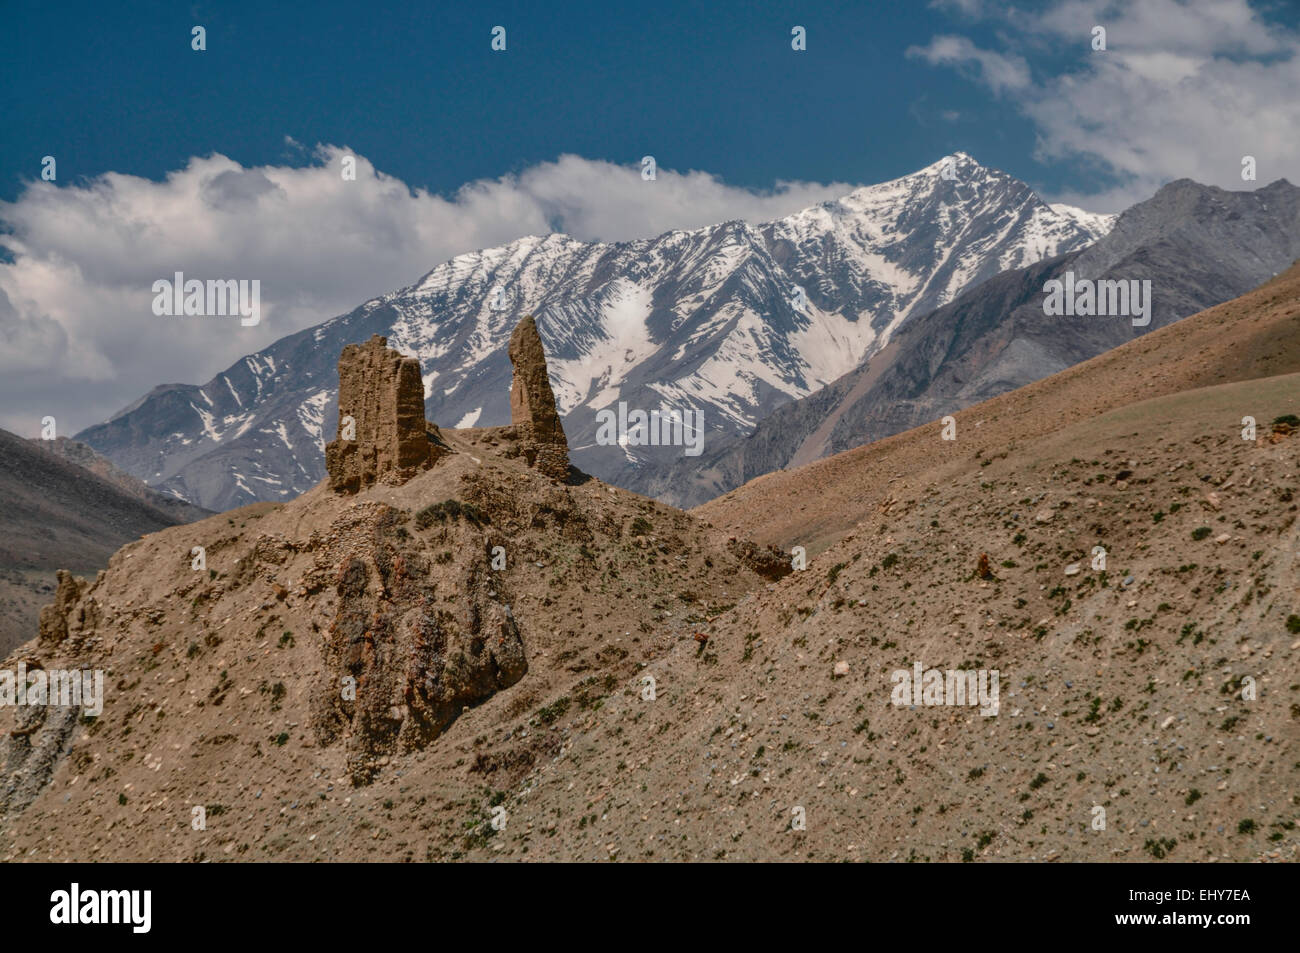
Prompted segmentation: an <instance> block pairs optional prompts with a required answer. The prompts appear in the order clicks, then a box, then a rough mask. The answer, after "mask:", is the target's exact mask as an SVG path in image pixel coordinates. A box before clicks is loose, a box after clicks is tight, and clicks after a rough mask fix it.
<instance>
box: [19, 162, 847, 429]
mask: <svg viewBox="0 0 1300 953" xmlns="http://www.w3.org/2000/svg"><path fill="white" fill-rule="evenodd" d="M345 154H347V153H346V152H345V150H343V149H340V148H337V147H334V146H323V147H319V148H318V149H317V150H316V152H315V155H314V160H313V161H311V162H310V163H309V164H307V165H304V166H300V167H289V166H265V167H259V168H244V167H242V166H241V165H240V164H239V163H237V162H234V161H232V160H231V159H228V158H226V157H225V156H221V155H213V156H208V157H205V158H194V159H191V160H190V161H189V163H188V164H187V165H186V166H185V167H184V168H183V169H180V170H177V171H175V172H172V173H170V174H169V175H168V176H167V177H166V178H165V179H164V180H163V181H161V182H155V181H151V180H149V179H142V178H137V177H135V176H130V175H122V174H119V173H114V172H110V173H105V174H104V175H101V176H99V177H98V178H96V179H94V180H93V181H91V182H89V183H88V184H84V185H65V186H55V185H53V184H51V183H47V182H33V183H30V184H29V185H28V186H27V187H26V189H25V190H24V192H23V193H22V194H21V195H20V197H19V198H18V199H17V200H16V201H14V202H12V203H0V246H3V247H4V248H6V249H7V250H8V252H9V256H10V257H11V258H12V261H8V262H5V261H2V260H0V371H2V372H3V373H2V374H0V427H5V428H6V429H9V430H13V431H16V432H18V433H21V434H23V435H27V436H31V435H34V434H35V433H36V432H37V431H38V429H39V426H40V419H41V417H43V416H45V415H46V414H53V415H54V416H55V417H56V419H57V420H58V423H59V432H60V433H61V434H69V435H70V434H72V433H73V432H75V431H76V430H78V429H80V428H82V427H84V426H86V425H88V424H91V423H95V422H98V421H100V420H103V419H104V418H105V417H107V416H108V415H109V414H111V413H113V412H114V411H116V410H118V409H119V408H120V407H122V406H124V405H126V404H127V403H128V402H130V401H132V400H134V399H135V398H137V397H139V396H140V395H141V394H143V393H145V392H146V391H148V390H149V389H150V388H151V387H153V386H155V385H157V384H160V383H169V382H192V383H204V382H206V381H207V380H208V379H210V378H211V377H212V375H213V374H215V373H217V372H218V371H220V370H222V369H224V368H225V367H227V366H229V365H230V364H232V363H234V362H235V361H236V360H238V359H239V358H240V357H242V356H243V355H245V354H248V353H251V352H253V351H256V350H258V349H260V348H262V347H265V346H266V345H268V344H270V343H271V342H272V341H275V340H277V339H278V338H280V337H283V336H284V335H286V334H290V333H292V332H294V331H297V330H300V329H301V328H304V327H309V326H311V325H313V324H317V323H319V322H321V321H324V320H326V319H327V318H330V317H333V316H334V315H336V314H342V313H345V312H347V311H350V310H351V309H352V308H354V307H356V306H357V305H358V304H361V303H362V302H364V301H366V300H368V299H369V298H371V297H374V296H375V295H378V294H382V293H384V292H387V291H392V290H394V289H396V288H399V287H403V286H405V285H408V284H410V283H412V282H414V281H415V280H417V279H418V278H419V277H420V276H421V275H423V274H424V273H425V272H427V271H428V270H430V269H431V268H433V267H434V266H436V265H438V264H440V263H441V262H443V261H446V260H447V259H449V258H451V257H453V256H455V255H457V254H461V253H463V252H466V251H471V250H474V249H477V248H484V247H490V246H493V245H498V244H502V243H504V242H508V241H512V240H514V239H516V238H520V237H522V236H524V235H528V234H545V233H547V232H549V231H551V230H552V227H553V226H554V227H555V228H557V229H559V230H562V231H565V232H567V233H568V234H571V235H573V236H575V237H577V238H581V239H601V240H627V239H633V238H641V237H649V236H653V235H657V234H660V233H662V232H664V231H668V230H670V229H673V228H694V227H699V226H703V225H707V224H712V223H714V222H718V221H726V220H731V219H746V220H750V221H765V220H769V219H772V218H778V217H780V216H782V215H787V214H789V213H791V212H794V211H797V210H799V209H802V208H805V207H807V206H809V205H813V204H816V203H817V202H820V201H825V200H827V199H830V198H834V197H838V196H840V195H842V194H844V193H846V192H848V191H849V190H851V189H852V188H853V186H851V185H847V184H830V185H820V184H815V183H802V182H782V183H778V184H777V185H776V187H775V188H774V189H772V190H770V191H768V192H761V193H760V192H755V191H752V190H748V189H743V188H736V187H733V186H729V185H726V184H725V183H723V182H720V181H719V180H718V179H716V178H715V177H713V176H711V175H708V174H707V173H702V172H687V173H676V172H673V171H671V170H667V169H663V168H660V169H659V170H658V175H657V178H656V179H655V180H654V181H643V180H642V178H641V175H640V167H639V166H635V167H628V166H618V165H614V164H612V163H608V162H598V161H591V160H587V159H583V158H580V157H577V156H567V155H566V156H562V157H560V158H559V159H558V160H557V161H555V162H548V163H543V164H540V165H537V166H533V167H531V168H529V169H527V170H526V171H524V172H522V173H521V174H519V175H516V176H507V177H503V178H500V179H492V180H481V181H476V182H472V183H469V184H467V185H465V186H464V187H462V188H461V189H460V190H459V191H457V192H456V194H454V195H452V196H450V197H445V198H444V197H442V196H438V195H433V194H430V193H428V192H425V191H423V190H418V189H417V190H412V189H410V188H409V187H408V186H407V185H406V184H405V183H404V182H402V181H400V180H398V179H395V178H393V177H391V176H388V175H384V174H382V173H379V172H377V171H376V170H375V169H374V167H373V166H372V165H371V164H370V163H369V162H368V161H367V160H366V159H365V158H364V157H361V156H357V157H356V159H357V162H356V167H357V178H356V181H344V180H343V179H342V176H341V175H340V168H341V157H342V156H343V155H345ZM177 271H180V272H184V273H185V275H186V276H187V277H188V278H199V279H208V278H235V279H245V278H246V279H253V278H257V279H260V280H261V294H262V298H261V310H262V320H261V323H260V324H259V325H257V326H254V327H247V328H245V327H241V326H240V324H239V320H238V319H237V318H230V319H226V318H219V317H212V318H189V319H185V320H176V319H171V318H166V317H156V316H155V315H154V314H153V311H152V308H151V303H152V300H153V293H152V290H151V289H152V285H153V282H154V281H155V280H157V279H160V278H170V277H171V276H172V275H173V273H174V272H177Z"/></svg>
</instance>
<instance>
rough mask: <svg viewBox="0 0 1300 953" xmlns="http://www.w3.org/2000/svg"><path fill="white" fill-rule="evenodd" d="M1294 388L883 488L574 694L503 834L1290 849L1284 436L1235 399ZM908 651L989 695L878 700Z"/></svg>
mask: <svg viewBox="0 0 1300 953" xmlns="http://www.w3.org/2000/svg"><path fill="white" fill-rule="evenodd" d="M1298 403H1300V375H1290V376H1288V377H1284V378H1272V379H1268V380H1262V381H1254V382H1249V383H1245V384H1232V385H1226V386H1221V387H1216V388H1210V389H1206V390H1201V391H1196V392H1191V393H1188V394H1180V395H1177V396H1174V397H1167V398H1161V399H1158V400H1155V401H1148V402H1143V403H1140V404H1137V405H1134V406H1131V407H1126V408H1123V409H1121V410H1118V411H1115V412H1113V413H1111V414H1108V415H1106V416H1104V417H1102V418H1100V419H1098V420H1095V421H1086V422H1083V423H1080V424H1076V425H1074V426H1071V427H1069V428H1066V429H1064V430H1062V431H1061V432H1060V433H1057V434H1054V435H1052V436H1050V437H1048V438H1046V439H1044V440H1043V441H1041V442H1040V443H1039V444H1038V445H1037V446H1036V447H1035V448H1034V456H1033V458H1032V459H1031V460H1028V461H1026V460H1025V459H1024V458H1018V457H1016V456H1012V457H1009V458H1005V459H998V460H995V461H993V462H992V463H991V464H990V465H989V466H988V467H985V468H977V469H974V470H971V471H967V472H965V473H963V474H960V475H958V476H955V477H953V478H952V479H951V480H949V481H946V482H944V483H933V484H929V485H922V486H917V487H915V488H914V489H913V490H912V491H910V492H906V493H904V492H899V493H898V494H897V499H896V502H895V503H894V504H893V505H892V506H891V507H890V508H889V510H888V512H887V513H878V514H875V515H874V516H873V517H872V518H870V519H869V520H867V521H866V522H865V523H864V524H863V526H862V527H860V529H859V530H858V531H857V532H856V533H854V534H852V535H851V536H850V537H848V538H847V539H845V540H844V541H843V542H841V543H839V544H837V545H836V546H834V547H832V548H831V550H829V551H828V552H826V553H825V554H824V555H823V556H822V557H821V558H819V559H817V560H816V561H815V562H814V563H812V564H811V565H810V566H809V568H808V569H807V570H806V571H804V572H802V573H795V574H794V575H791V576H789V577H787V578H786V579H785V580H783V581H782V582H780V583H778V584H777V585H776V586H775V587H773V588H772V589H771V591H762V592H759V593H758V594H756V595H755V596H751V597H748V598H746V599H745V600H744V602H743V603H742V604H741V605H740V606H739V607H738V608H737V609H736V610H735V611H733V612H731V613H728V614H727V615H726V616H724V617H723V618H722V619H720V620H719V621H718V623H717V624H716V625H715V626H713V627H712V628H711V629H710V640H709V643H708V645H709V650H708V652H706V654H705V655H704V656H703V657H696V654H695V653H694V652H692V651H690V650H689V649H688V648H686V647H678V648H677V649H676V650H674V652H673V653H672V655H671V656H670V657H669V658H667V659H664V660H662V661H661V662H658V663H656V664H655V665H653V666H652V667H651V669H650V670H651V671H652V672H653V674H654V675H655V677H656V679H657V681H658V687H659V697H658V699H657V700H656V701H654V702H646V701H642V700H641V699H640V698H638V697H637V696H636V695H635V694H632V693H629V692H624V693H622V694H620V695H619V696H617V697H616V698H614V699H611V701H610V702H609V703H608V704H607V705H606V706H605V707H604V708H603V709H602V710H601V711H600V712H598V713H596V714H595V715H593V716H592V717H591V718H589V719H587V722H586V724H584V725H583V726H582V730H581V731H580V732H578V733H576V734H575V735H574V737H573V738H572V741H571V747H570V751H569V755H568V757H567V758H566V760H565V761H563V762H557V763H555V764H552V765H547V766H545V767H544V768H543V769H542V771H541V772H539V775H538V777H537V779H536V780H535V781H533V782H530V783H529V784H528V785H527V786H526V787H521V788H520V789H518V790H515V791H512V792H510V796H509V797H508V798H507V800H506V802H505V803H506V804H507V806H508V807H509V809H510V810H511V811H512V814H511V817H512V819H513V820H512V823H514V824H517V825H518V826H520V827H523V828H524V830H525V832H526V831H528V830H529V825H532V831H533V832H532V834H531V836H527V834H526V833H516V834H510V835H508V836H504V837H502V845H503V851H504V853H505V854H506V856H523V855H524V854H523V852H524V851H525V849H527V850H528V851H529V853H530V854H531V853H532V852H533V851H539V852H545V853H546V854H547V855H548V856H556V855H558V856H562V857H569V858H575V859H596V858H605V857H610V856H617V857H619V858H620V859H623V858H627V859H729V860H739V859H755V858H758V859H790V860H793V859H818V860H877V861H884V860H898V861H903V860H946V861H958V860H962V859H990V860H992V859H1020V860H1026V859H1038V860H1044V859H1049V860H1051V859H1061V860H1068V861H1077V860H1092V861H1102V860H1138V861H1152V860H1154V859H1163V858H1166V857H1168V858H1171V859H1174V860H1182V861H1191V860H1198V861H1205V860H1211V859H1218V860H1225V859H1230V860H1248V859H1258V858H1264V859H1278V858H1286V859H1293V860H1294V859H1296V857H1297V848H1298V847H1300V837H1298V836H1297V831H1296V829H1295V822H1296V820H1297V817H1298V816H1300V796H1298V795H1297V794H1296V792H1297V791H1300V761H1298V756H1300V751H1298V750H1297V748H1298V746H1297V741H1298V740H1300V634H1296V632H1295V627H1296V626H1297V624H1300V618H1297V617H1296V616H1295V615H1294V613H1295V612H1296V609H1297V596H1298V595H1300V574H1298V573H1297V562H1296V555H1295V554H1296V547H1297V543H1300V527H1298V526H1297V523H1296V507H1297V503H1296V497H1295V493H1296V489H1297V486H1298V485H1300V472H1298V468H1297V464H1298V462H1300V437H1295V436H1292V437H1290V438H1288V439H1285V440H1283V441H1282V442H1280V443H1278V444H1266V445H1264V446H1256V445H1255V444H1253V443H1247V442H1245V441H1244V440H1242V439H1241V438H1240V436H1239V434H1238V432H1237V430H1238V426H1237V422H1238V421H1239V419H1240V417H1241V414H1242V408H1243V407H1244V408H1249V409H1254V410H1256V411H1257V412H1258V413H1259V414H1260V415H1261V416H1263V415H1271V414H1273V412H1274V411H1275V410H1278V411H1280V410H1291V411H1294V410H1297V409H1300V407H1298V406H1297V404H1298ZM1125 471H1128V474H1127V477H1126V479H1122V480H1121V479H1118V478H1119V477H1120V476H1121V475H1124V474H1125ZM1211 494H1213V496H1211ZM1203 526H1204V527H1208V530H1209V531H1208V533H1198V532H1196V530H1198V529H1199V528H1201V527H1203ZM1220 537H1222V538H1223V541H1222V542H1220V541H1219V539H1220ZM1099 544H1100V545H1104V546H1105V547H1106V548H1107V549H1108V550H1109V556H1108V567H1107V570H1106V571H1105V572H1094V571H1092V570H1091V569H1090V568H1089V562H1088V556H1089V553H1090V552H1091V550H1092V547H1093V546H1095V545H1099ZM982 552H983V553H988V554H989V556H990V559H991V563H992V574H993V578H991V579H987V580H982V579H980V578H979V577H978V576H977V574H976V572H975V570H976V568H977V566H978V557H979V555H980V553H982ZM1080 560H1082V561H1083V568H1082V571H1080V572H1078V573H1077V574H1072V575H1067V574H1066V572H1065V570H1066V567H1067V566H1069V565H1071V564H1073V563H1075V562H1078V561H1080ZM1288 616H1290V618H1291V620H1292V621H1291V626H1292V631H1290V632H1289V631H1288ZM916 661H920V662H921V663H922V664H923V665H925V666H926V667H929V666H934V667H937V668H944V669H947V668H950V667H951V668H962V669H972V668H975V669H977V668H995V669H997V670H999V672H1000V681H1001V686H1000V687H1001V697H1000V703H1001V706H1000V711H999V714H998V715H996V716H993V717H988V718H982V717H981V716H980V715H979V714H977V713H976V712H975V711H974V710H972V709H970V708H954V707H935V708H931V709H929V710H927V709H926V708H924V707H921V708H915V709H913V708H910V707H894V706H893V705H891V703H890V694H891V688H892V683H891V680H890V675H891V672H892V671H893V670H895V669H910V668H911V667H912V664H913V663H914V662H916ZM837 663H844V664H845V665H846V667H847V673H846V674H844V675H842V676H837V675H836V674H835V666H836V664H837ZM1246 676H1249V677H1250V678H1252V679H1254V682H1255V687H1256V689H1257V693H1258V694H1257V700H1254V701H1245V700H1243V699H1242V698H1241V697H1240V694H1239V690H1240V688H1241V687H1242V686H1244V685H1245V684H1247V683H1245V682H1244V681H1243V679H1244V678H1245V677H1246ZM584 805H585V807H584ZM1097 807H1100V808H1103V809H1104V811H1105V820H1106V829H1105V830H1104V831H1102V830H1094V829H1092V826H1091V825H1092V822H1093V820H1094V817H1097V816H1098V815H1096V814H1095V812H1094V809H1095V808H1097ZM795 808H802V809H803V811H804V816H805V817H806V830H803V831H796V830H793V829H792V820H793V819H794V814H793V811H794V809H795ZM583 818H586V822H585V823H584V821H583ZM551 831H555V836H554V837H551V836H549V835H550V833H551ZM616 852H617V853H616Z"/></svg>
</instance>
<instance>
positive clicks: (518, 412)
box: [509, 314, 569, 481]
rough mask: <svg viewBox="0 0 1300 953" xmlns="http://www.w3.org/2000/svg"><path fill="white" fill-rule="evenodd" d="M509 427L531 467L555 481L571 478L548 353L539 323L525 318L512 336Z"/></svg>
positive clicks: (566, 444)
mask: <svg viewBox="0 0 1300 953" xmlns="http://www.w3.org/2000/svg"><path fill="white" fill-rule="evenodd" d="M509 354H510V363H511V365H512V366H513V367H514V377H513V379H512V381H511V384H510V423H511V426H513V427H514V428H515V430H516V431H517V432H518V434H519V437H520V441H521V444H522V450H523V454H524V458H525V459H526V460H527V461H528V465H529V466H530V467H533V468H534V469H536V470H538V471H540V472H542V473H544V474H546V475H547V476H548V477H550V478H551V479H553V480H560V481H564V480H567V479H568V478H569V442H568V440H567V439H566V438H565V436H564V425H563V424H562V423H561V422H560V413H559V411H558V410H557V409H556V407H555V394H554V393H553V392H552V391H551V379H550V376H549V375H548V372H547V368H546V352H545V351H544V350H543V349H542V338H541V336H540V335H539V334H538V333H537V322H536V321H534V320H533V316H532V315H531V314H529V315H525V316H524V319H523V320H522V321H520V322H519V325H518V327H516V328H515V330H514V333H513V334H511V335H510V350H509Z"/></svg>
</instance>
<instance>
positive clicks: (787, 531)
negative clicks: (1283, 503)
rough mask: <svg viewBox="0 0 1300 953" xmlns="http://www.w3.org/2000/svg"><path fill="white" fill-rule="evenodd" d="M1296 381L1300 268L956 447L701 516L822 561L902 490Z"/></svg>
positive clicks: (1017, 395)
mask: <svg viewBox="0 0 1300 953" xmlns="http://www.w3.org/2000/svg"><path fill="white" fill-rule="evenodd" d="M1298 370H1300V265H1295V266H1292V267H1291V268H1290V269H1288V270H1287V271H1286V272H1284V273H1283V274H1281V275H1279V276H1278V277H1277V278H1274V279H1273V280H1272V281H1269V282H1267V283H1266V284H1264V285H1261V286H1260V287H1259V288H1257V289H1256V290H1254V291H1252V292H1250V293H1248V294H1246V295H1243V296H1242V297H1240V298H1236V299H1234V300H1232V301H1228V302H1225V303H1224V304H1222V305H1219V306H1217V307H1215V308H1211V309H1209V310H1207V311H1203V312H1201V313H1200V314H1196V315H1193V316H1191V317H1189V318H1184V319H1183V320H1182V321H1180V322H1178V323H1177V324H1176V325H1173V326H1170V327H1166V328H1161V329H1160V330H1158V331H1154V332H1152V333H1151V334H1148V335H1145V336H1144V337H1141V338H1139V339H1138V340H1136V341H1132V342H1130V343H1128V344H1125V345H1123V346H1122V347H1118V348H1116V349H1115V350H1113V351H1108V352H1107V353H1105V354H1102V355H1100V356H1098V357H1095V358H1093V359H1092V360H1089V361H1085V362H1083V363H1082V364H1078V365H1076V366H1074V367H1071V368H1069V369H1067V370H1065V371H1062V372H1061V373H1059V374H1055V375H1053V376H1052V377H1049V378H1046V379H1045V380H1042V381H1038V382H1036V383H1034V384H1030V385H1028V386H1026V387H1022V388H1020V389H1019V390H1016V391H1013V392H1011V393H1009V394H1004V395H1002V396H999V397H995V398H993V399H992V400H988V401H985V402H984V403H982V404H978V405H976V406H974V407H971V408H968V409H967V410H964V411H961V412H959V413H957V414H955V415H954V416H955V417H956V419H957V439H956V440H955V441H943V440H940V439H939V438H940V429H941V425H940V423H939V422H938V421H936V422H935V423H933V424H930V425H928V426H925V427H918V428H917V429H915V430H910V431H907V432H906V433H902V434H898V435H897V436H894V437H889V438H887V439H885V440H880V441H877V442H876V443H872V444H868V445H867V446H864V447H859V448H857V449H855V450H850V451H847V452H845V453H841V454H838V455H836V456H834V457H829V458H827V459H824V460H818V461H816V462H815V463H811V464H809V465H807V466H804V467H800V468H797V469H793V470H782V471H778V472H776V473H771V474H768V475H767V476H764V477H760V478H759V479H757V480H753V481H751V482H750V483H747V484H746V485H745V486H743V487H740V488H738V489H736V490H733V491H732V492H730V493H727V494H726V495H724V496H721V497H718V498H717V499H716V500H712V501H710V502H709V503H706V504H704V505H703V506H699V507H696V508H695V509H694V510H692V511H691V512H692V513H694V514H695V515H697V516H699V517H701V518H702V519H705V520H707V521H710V522H712V523H714V524H716V525H717V526H719V527H722V528H724V529H725V528H728V527H731V528H732V529H733V530H734V529H736V528H739V527H744V531H745V532H746V533H747V534H749V535H752V536H753V537H754V538H755V539H757V540H760V541H762V542H767V543H772V544H777V545H780V546H782V547H787V548H788V547H790V546H795V545H803V546H805V547H806V548H807V549H808V551H809V552H810V553H814V552H820V551H821V550H822V549H825V548H826V547H827V546H828V545H830V544H831V543H832V542H833V541H834V540H836V539H838V538H839V537H840V536H842V535H843V534H844V533H845V532H847V531H849V530H850V529H851V528H852V527H853V526H854V525H855V524H856V523H857V521H858V520H859V519H861V518H862V517H863V516H864V515H865V514H867V513H869V512H872V511H874V510H875V509H876V508H877V507H878V506H880V505H882V504H884V503H885V502H887V501H888V500H889V499H890V497H891V496H892V495H894V494H895V493H896V492H898V491H899V490H905V489H907V488H909V487H916V486H921V485H925V484H926V483H928V482H930V481H936V482H940V483H942V482H944V481H946V480H948V479H951V478H952V476H953V475H954V474H957V473H961V472H964V471H965V470H967V469H969V468H971V467H974V466H978V465H980V464H982V463H983V462H984V460H986V459H988V458H989V457H990V456H991V455H1000V454H1011V455H1013V456H1018V455H1020V454H1022V453H1026V452H1027V453H1029V454H1031V455H1032V453H1033V452H1034V444H1035V443H1036V442H1037V441H1039V440H1041V439H1042V438H1043V437H1044V436H1046V435H1049V434H1052V433H1054V432H1057V431H1059V430H1060V429H1062V428H1063V427H1065V426H1067V425H1068V424H1070V423H1072V422H1074V421H1080V420H1086V419H1088V418H1090V417H1094V416H1096V415H1098V414H1101V413H1105V412H1106V411H1109V410H1111V409H1114V408H1116V407H1121V406H1123V405H1125V404H1130V403H1133V402H1134V401H1138V400H1143V399H1147V398H1151V397H1158V396H1161V395H1165V394H1173V393H1177V392H1178V391H1181V390H1187V389H1191V388H1196V387H1205V386H1209V385H1211V384H1217V383H1222V382H1226V381H1236V380H1247V379H1251V378H1257V377H1268V376H1272V375H1277V374H1285V373H1289V372H1292V371H1298ZM1246 413H1249V411H1248V410H1243V411H1242V416H1244V415H1245V414H1246ZM1257 416H1258V415H1257ZM1260 419H1261V421H1262V420H1263V418H1262V417H1261V418H1260ZM1238 420H1239V421H1240V418H1239V419H1238ZM809 486H815V487H816V488H817V492H816V494H809V493H808V487H809Z"/></svg>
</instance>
